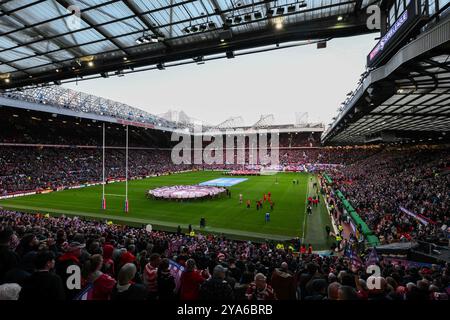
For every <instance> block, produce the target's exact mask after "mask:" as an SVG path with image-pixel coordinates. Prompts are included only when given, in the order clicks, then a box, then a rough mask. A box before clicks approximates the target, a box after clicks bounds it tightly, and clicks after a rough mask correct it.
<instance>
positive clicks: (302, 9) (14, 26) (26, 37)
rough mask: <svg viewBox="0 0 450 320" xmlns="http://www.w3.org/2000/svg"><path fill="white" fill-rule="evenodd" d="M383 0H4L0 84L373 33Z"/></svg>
mask: <svg viewBox="0 0 450 320" xmlns="http://www.w3.org/2000/svg"><path fill="white" fill-rule="evenodd" d="M377 2H379V1H378V0H304V1H303V0H302V1H299V0H279V1H270V0H233V1H232V0H186V1H181V0H152V1H144V0H135V1H131V0H121V1H119V0H89V1H88V0H77V1H74V0H45V1H43V0H15V1H0V57H1V58H0V89H7V88H15V87H22V86H27V85H36V84H41V83H51V82H54V81H56V82H57V83H58V84H59V82H60V81H62V80H65V79H74V78H78V79H81V78H82V77H86V76H93V75H96V76H99V77H100V75H101V76H103V77H108V76H112V75H121V74H123V72H124V70H125V71H126V70H133V71H134V68H142V67H145V66H147V69H148V66H154V67H153V68H152V69H164V68H165V65H164V63H167V62H175V61H181V60H183V59H189V60H193V59H194V61H195V62H197V63H199V62H201V61H202V59H203V58H204V56H207V55H217V54H225V53H226V54H225V55H224V57H228V58H230V57H234V54H233V52H234V51H236V50H244V49H250V48H255V47H262V46H268V45H274V44H280V43H284V42H292V41H300V40H311V39H316V40H317V39H329V38H332V37H341V36H350V35H357V34H362V33H367V32H370V30H368V29H367V27H366V13H365V7H367V6H368V5H369V4H371V3H377Z"/></svg>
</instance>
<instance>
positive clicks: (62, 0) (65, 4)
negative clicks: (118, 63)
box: [56, 0, 128, 55]
mask: <svg viewBox="0 0 450 320" xmlns="http://www.w3.org/2000/svg"><path fill="white" fill-rule="evenodd" d="M56 2H57V3H59V4H60V5H61V6H62V7H64V8H65V9H67V8H68V7H70V6H71V4H70V3H68V2H67V1H66V0H56ZM80 18H81V20H83V21H84V22H85V23H87V24H88V25H89V26H90V27H91V28H92V29H94V30H95V31H97V32H98V33H99V34H100V35H101V36H102V37H104V38H105V39H106V40H108V41H109V42H111V43H112V44H113V45H115V46H116V47H117V48H118V49H120V51H122V52H123V53H124V54H126V55H128V52H127V51H126V50H125V49H124V48H122V46H121V45H120V43H119V42H118V41H117V40H115V39H113V38H112V37H111V35H109V34H107V33H106V32H105V31H103V30H101V29H100V28H97V27H96V26H95V22H94V21H92V20H91V18H89V17H88V16H87V15H85V14H82V15H81V16H80Z"/></svg>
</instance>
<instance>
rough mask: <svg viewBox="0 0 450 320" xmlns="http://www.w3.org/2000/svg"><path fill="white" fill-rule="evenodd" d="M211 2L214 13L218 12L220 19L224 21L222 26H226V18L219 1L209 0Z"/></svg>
mask: <svg viewBox="0 0 450 320" xmlns="http://www.w3.org/2000/svg"><path fill="white" fill-rule="evenodd" d="M209 2H211V4H212V6H213V8H214V11H215V12H216V14H217V15H219V17H220V19H221V20H222V24H223V25H225V20H226V17H225V15H224V14H223V12H222V9H221V8H220V5H219V3H218V2H217V0H209Z"/></svg>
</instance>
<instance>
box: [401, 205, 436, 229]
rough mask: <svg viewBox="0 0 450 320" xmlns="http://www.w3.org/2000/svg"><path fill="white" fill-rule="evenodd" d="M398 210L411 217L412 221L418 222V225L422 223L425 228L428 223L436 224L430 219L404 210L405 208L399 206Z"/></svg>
mask: <svg viewBox="0 0 450 320" xmlns="http://www.w3.org/2000/svg"><path fill="white" fill-rule="evenodd" d="M399 208H400V210H401V211H402V212H403V213H406V214H407V215H409V216H411V217H413V218H414V219H416V220H418V221H419V222H420V223H422V224H423V225H425V226H427V225H428V224H429V223H431V224H436V222H434V221H433V220H431V219H428V218H427V217H424V216H423V215H421V214H417V213H414V212H412V211H409V210H408V209H406V208H404V207H402V206H400V207H399Z"/></svg>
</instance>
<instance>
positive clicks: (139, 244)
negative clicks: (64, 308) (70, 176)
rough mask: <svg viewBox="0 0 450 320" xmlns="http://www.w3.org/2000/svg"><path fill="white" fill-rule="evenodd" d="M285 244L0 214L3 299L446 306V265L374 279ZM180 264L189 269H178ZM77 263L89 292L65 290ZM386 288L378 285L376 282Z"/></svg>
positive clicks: (348, 263)
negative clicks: (442, 302) (175, 266)
mask: <svg viewBox="0 0 450 320" xmlns="http://www.w3.org/2000/svg"><path fill="white" fill-rule="evenodd" d="M300 245H301V243H300V241H299V240H297V239H294V240H293V241H292V242H291V243H289V244H286V245H285V246H282V247H280V245H279V244H275V243H271V242H264V243H252V242H244V241H233V240H229V239H226V238H224V237H222V236H213V235H200V234H199V235H194V236H190V235H185V234H183V233H182V232H181V230H179V231H178V232H177V233H168V232H157V231H152V232H148V231H146V229H145V228H136V227H128V226H121V225H114V224H108V223H106V221H88V220H83V219H80V218H77V217H72V218H69V217H64V216H61V217H50V216H46V215H39V214H26V213H20V212H14V211H5V210H2V211H0V299H21V300H26V301H27V300H33V301H36V300H41V299H48V300H68V299H74V298H77V297H79V296H80V293H81V292H86V291H83V289H84V288H90V289H89V290H88V291H87V292H88V293H89V294H87V295H84V296H85V298H86V299H93V300H178V299H181V300H221V301H224V300H266V301H267V300H274V299H283V300H286V299H292V300H294V299H298V300H441V299H448V294H449V292H448V291H449V281H450V269H449V266H448V265H431V266H428V267H405V266H400V265H394V264H391V263H388V262H384V261H383V260H381V261H379V262H378V264H379V266H380V268H381V270H382V271H381V275H380V276H376V277H375V278H368V277H369V275H368V274H367V273H366V271H365V266H364V265H363V264H359V265H357V264H355V263H353V261H352V260H351V259H349V258H348V257H346V256H342V255H331V256H321V255H318V254H314V253H309V252H305V253H299V251H301V250H300ZM172 261H173V262H176V263H178V264H179V265H181V266H183V267H184V268H185V269H184V271H183V272H182V274H181V276H180V277H179V278H176V276H175V275H174V274H173V273H171V271H170V264H171V262H172ZM69 267H70V268H71V269H72V270H73V269H74V268H77V267H79V268H80V270H81V276H82V281H81V283H82V285H81V288H79V289H77V288H74V289H70V288H69V287H68V286H66V281H67V279H68V276H69V275H68V274H67V272H66V271H67V269H68V268H69ZM372 283H379V284H380V285H379V286H372V285H370V284H372Z"/></svg>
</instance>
